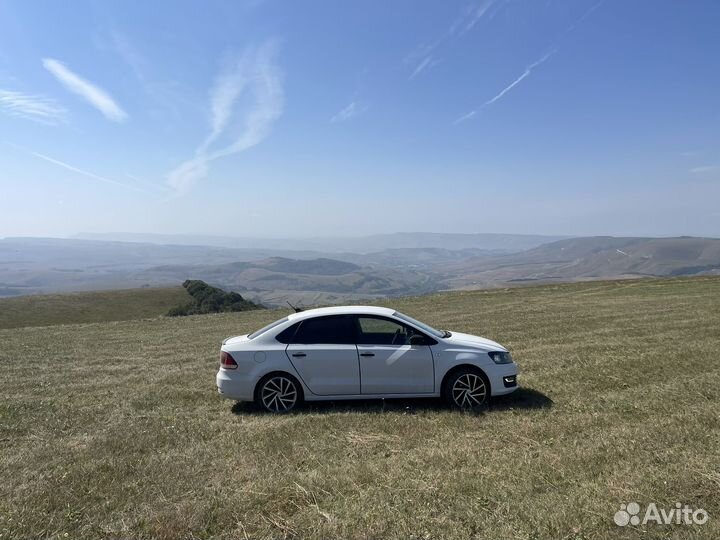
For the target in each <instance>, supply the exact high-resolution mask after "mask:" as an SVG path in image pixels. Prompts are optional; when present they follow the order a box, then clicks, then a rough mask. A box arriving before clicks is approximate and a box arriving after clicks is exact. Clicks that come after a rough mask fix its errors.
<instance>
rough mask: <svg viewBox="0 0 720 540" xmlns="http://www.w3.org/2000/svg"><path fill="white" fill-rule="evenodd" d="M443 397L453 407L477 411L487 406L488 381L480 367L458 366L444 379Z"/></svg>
mask: <svg viewBox="0 0 720 540" xmlns="http://www.w3.org/2000/svg"><path fill="white" fill-rule="evenodd" d="M443 397H444V398H445V401H447V403H448V404H449V405H450V406H451V407H453V408H455V409H461V410H464V411H478V410H481V409H483V408H485V407H486V406H487V403H488V400H489V399H490V383H489V382H488V379H487V377H486V376H485V374H484V373H483V372H482V371H481V370H480V369H477V368H471V367H463V368H459V369H457V370H455V371H453V372H451V373H450V374H449V375H448V376H447V378H446V379H445V382H444V384H443Z"/></svg>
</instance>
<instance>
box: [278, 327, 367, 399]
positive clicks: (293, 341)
mask: <svg viewBox="0 0 720 540" xmlns="http://www.w3.org/2000/svg"><path fill="white" fill-rule="evenodd" d="M352 324H353V321H352V319H351V318H350V316H348V315H329V316H324V317H313V318H311V319H305V320H303V321H300V322H299V323H298V324H297V327H296V328H295V329H294V332H289V333H288V334H290V333H292V335H285V336H283V337H284V339H285V340H286V341H287V342H288V346H287V348H286V350H285V352H286V353H287V355H288V358H289V359H290V362H291V363H292V365H293V366H294V367H295V369H296V370H297V372H298V374H299V375H300V377H301V378H302V380H303V382H304V383H305V385H306V386H307V387H308V388H309V389H310V391H311V392H312V393H313V394H316V395H319V396H333V395H353V394H359V393H360V365H359V362H358V352H357V347H356V346H355V339H354V332H353V331H354V328H353V326H352ZM283 334H285V332H283Z"/></svg>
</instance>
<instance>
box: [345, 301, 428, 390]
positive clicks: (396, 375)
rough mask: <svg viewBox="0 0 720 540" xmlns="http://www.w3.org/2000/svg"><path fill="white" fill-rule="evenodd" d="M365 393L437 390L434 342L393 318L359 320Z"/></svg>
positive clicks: (360, 353)
mask: <svg viewBox="0 0 720 540" xmlns="http://www.w3.org/2000/svg"><path fill="white" fill-rule="evenodd" d="M355 327H356V336H357V337H356V341H357V348H358V354H359V356H360V381H361V391H362V393H363V394H424V393H428V394H429V393H432V392H433V391H434V389H435V367H434V364H433V356H432V352H431V351H430V347H429V345H428V344H429V343H430V340H429V338H427V337H426V336H424V335H423V334H421V333H420V332H418V331H417V330H415V329H413V328H411V327H409V326H407V325H405V324H403V323H401V322H398V321H395V320H393V319H388V318H386V317H380V316H373V315H358V316H357V317H355Z"/></svg>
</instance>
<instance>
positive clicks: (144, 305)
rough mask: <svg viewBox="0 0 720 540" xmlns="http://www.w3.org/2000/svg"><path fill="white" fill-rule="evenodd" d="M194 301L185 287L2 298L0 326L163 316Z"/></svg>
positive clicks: (0, 301) (15, 326)
mask: <svg viewBox="0 0 720 540" xmlns="http://www.w3.org/2000/svg"><path fill="white" fill-rule="evenodd" d="M191 300H192V297H191V296H190V295H189V294H188V293H187V291H186V290H185V289H183V288H182V287H163V288H144V289H129V290H116V291H93V292H80V293H68V294H49V295H35V296H21V297H16V298H0V328H20V327H24V326H51V325H57V324H76V323H96V322H106V321H126V320H132V319H144V318H151V317H159V316H161V315H164V314H165V313H167V311H168V310H169V309H170V308H173V307H175V306H177V305H180V304H185V303H187V302H189V301H191Z"/></svg>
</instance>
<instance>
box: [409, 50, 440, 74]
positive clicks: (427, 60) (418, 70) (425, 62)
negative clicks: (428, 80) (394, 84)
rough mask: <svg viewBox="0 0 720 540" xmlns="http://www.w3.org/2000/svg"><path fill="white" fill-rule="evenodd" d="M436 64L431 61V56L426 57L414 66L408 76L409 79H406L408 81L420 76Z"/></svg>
mask: <svg viewBox="0 0 720 540" xmlns="http://www.w3.org/2000/svg"><path fill="white" fill-rule="evenodd" d="M436 63H437V62H436V61H435V60H433V57H432V55H428V56H426V57H425V58H423V59H422V60H420V62H419V63H418V65H417V66H415V69H414V70H413V72H412V73H411V74H410V77H408V79H410V80H413V79H414V78H415V77H417V76H418V75H420V73H422V72H423V71H424V70H425V69H426V68H430V67H432V66H433V65H435V64H436Z"/></svg>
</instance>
